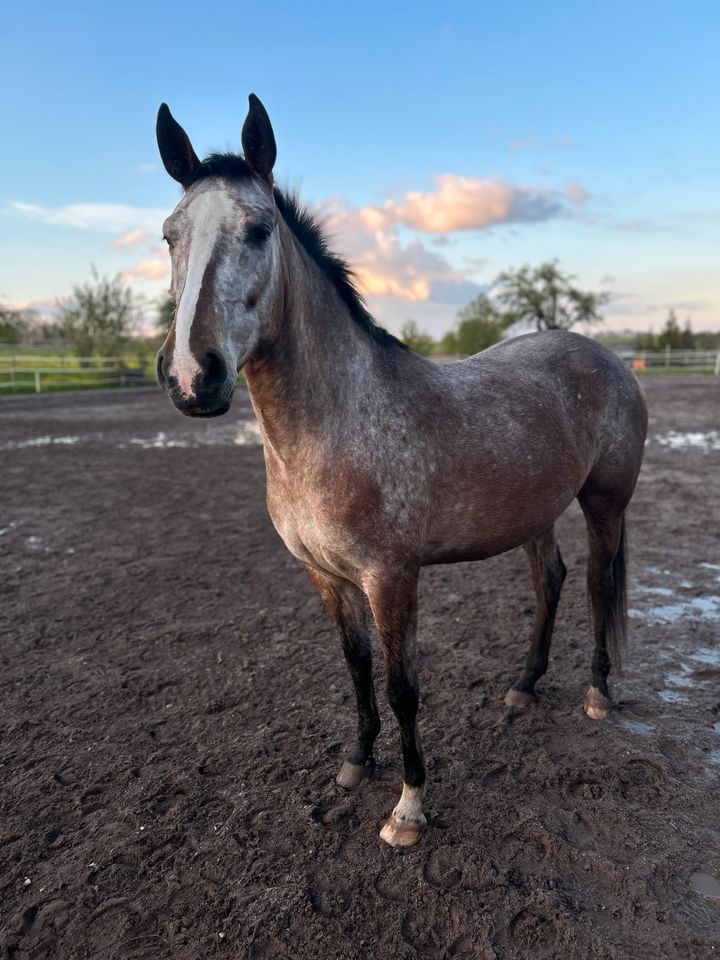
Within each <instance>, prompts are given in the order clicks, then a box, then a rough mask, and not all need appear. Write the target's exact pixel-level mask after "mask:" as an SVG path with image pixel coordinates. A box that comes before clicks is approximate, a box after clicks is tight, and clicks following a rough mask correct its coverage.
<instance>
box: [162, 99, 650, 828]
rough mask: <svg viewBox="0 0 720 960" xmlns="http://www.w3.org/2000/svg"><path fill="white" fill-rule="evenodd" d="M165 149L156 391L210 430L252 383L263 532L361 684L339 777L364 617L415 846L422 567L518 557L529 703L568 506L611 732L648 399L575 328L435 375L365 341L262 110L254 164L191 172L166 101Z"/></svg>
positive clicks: (354, 768) (367, 719)
mask: <svg viewBox="0 0 720 960" xmlns="http://www.w3.org/2000/svg"><path fill="white" fill-rule="evenodd" d="M157 137H158V144H159V148H160V154H161V157H162V160H163V163H164V165H165V168H166V170H167V171H168V173H169V174H170V176H172V177H173V178H174V179H175V180H177V181H178V182H179V183H180V184H181V185H182V187H183V188H184V192H183V196H182V199H181V200H180V202H179V203H178V205H177V207H176V208H175V210H174V211H173V213H172V214H171V215H170V216H169V217H168V219H167V220H166V221H165V224H164V234H165V239H166V240H167V242H168V244H169V246H170V250H171V255H172V286H171V293H172V297H173V299H174V302H175V306H176V309H175V317H174V320H173V323H172V325H171V327H170V330H169V332H168V335H167V338H166V340H165V342H164V344H163V346H162V348H161V350H160V352H159V354H158V368H157V369H158V378H159V381H160V383H161V384H162V386H163V387H164V389H165V390H166V392H167V394H168V395H169V397H170V399H171V400H172V402H173V403H174V404H175V406H176V407H177V409H178V410H180V411H181V412H182V413H184V414H187V415H188V416H195V417H210V416H217V415H219V414H223V413H225V412H226V411H227V410H228V409H229V407H230V403H231V400H232V396H233V390H234V387H235V383H236V379H237V374H238V371H240V370H241V369H242V370H243V372H244V375H245V379H246V381H247V385H248V389H249V392H250V398H251V401H252V404H253V407H254V410H255V413H256V415H257V419H258V423H259V425H260V431H261V435H262V443H263V451H264V455H265V463H266V468H267V505H268V510H269V512H270V516H271V518H272V520H273V523H274V524H275V527H276V529H277V530H278V532H279V534H280V536H281V537H282V539H283V540H284V542H285V544H286V546H287V548H288V549H289V550H290V552H291V553H292V554H293V555H294V556H295V557H297V558H298V560H300V561H301V562H302V563H303V564H304V565H305V568H306V570H307V572H308V575H309V577H310V580H311V581H312V583H313V584H314V586H315V587H316V588H317V590H318V591H319V593H320V596H321V597H322V599H323V601H324V603H325V604H326V606H327V608H328V610H329V612H330V614H331V615H332V617H333V618H334V620H335V622H336V623H337V626H338V628H339V631H340V635H341V638H342V645H343V650H344V653H345V657H346V659H347V664H348V667H349V670H350V674H351V676H352V681H353V685H354V688H355V695H356V698H357V708H358V718H359V719H358V735H357V743H356V745H355V748H354V750H352V752H351V753H350V754H349V756H348V757H347V759H346V761H345V762H344V763H343V765H342V768H341V770H340V771H339V773H338V776H337V780H336V782H337V784H338V786H339V787H340V788H342V789H344V790H353V789H355V788H357V787H359V786H360V785H361V784H362V783H363V782H364V781H365V780H367V778H368V777H369V776H370V775H371V773H372V771H373V768H374V760H373V744H374V741H375V739H376V737H377V735H378V732H379V730H380V718H379V715H378V709H377V704H376V700H375V691H374V688H373V678H372V662H371V646H370V630H369V623H368V618H367V615H366V610H367V609H368V607H369V610H370V612H371V614H372V619H373V621H374V624H375V628H376V631H377V637H378V640H379V643H380V648H381V650H382V653H383V656H384V660H385V668H386V677H387V692H388V700H389V702H390V705H391V707H392V709H393V711H394V713H395V716H396V717H397V721H398V724H399V727H400V738H401V743H402V753H403V763H404V775H403V788H402V796H401V798H400V800H399V802H398V804H397V805H396V807H395V809H394V810H393V812H392V814H391V815H390V817H389V819H388V820H387V822H386V823H385V824H384V826H383V828H382V830H381V832H380V836H381V837H382V839H383V840H385V841H386V842H387V843H389V844H392V845H402V846H410V845H411V844H413V843H416V842H417V841H418V840H419V839H420V837H421V835H422V832H423V829H424V827H425V817H424V816H423V812H422V801H423V794H424V789H425V764H424V760H423V752H422V746H421V741H420V735H419V732H418V727H417V722H416V714H417V708H418V696H419V689H418V678H417V672H416V629H417V584H418V575H419V571H420V568H421V567H422V566H425V565H427V564H434V563H452V562H455V561H460V560H482V559H483V558H486V557H491V556H494V555H496V554H499V553H503V552H504V551H506V550H512V549H513V548H514V547H517V546H522V547H523V548H524V549H525V551H526V552H527V554H528V556H529V558H530V563H531V567H532V576H533V583H534V587H535V592H536V595H537V610H536V614H535V620H534V624H533V627H532V634H531V638H530V651H529V654H528V657H527V662H526V664H525V668H524V670H523V672H522V674H521V676H520V677H519V679H518V680H517V682H516V683H515V684H514V685H513V686H512V688H511V689H510V690H509V691H508V694H507V697H506V703H507V704H508V706H509V707H510V708H512V709H514V710H519V709H523V708H525V707H526V706H528V705H529V704H530V703H531V702H532V700H533V698H534V696H535V693H534V690H535V684H536V682H537V680H538V679H539V678H540V677H541V676H542V675H543V674H544V673H545V671H546V669H547V664H548V652H549V647H550V639H551V634H552V629H553V622H554V619H555V611H556V609H557V604H558V599H559V595H560V589H561V587H562V583H563V580H564V577H565V566H564V564H563V561H562V558H561V556H560V551H559V549H558V545H557V542H556V539H555V533H554V528H553V525H554V522H555V520H556V519H557V518H558V517H559V516H560V514H561V513H562V512H563V511H564V510H565V508H566V507H567V506H568V505H569V504H570V502H571V501H572V500H573V498H575V497H577V499H578V501H579V502H580V505H581V507H582V510H583V512H584V515H585V519H586V521H587V529H588V537H589V546H590V550H589V566H588V590H589V595H590V602H591V607H592V614H593V628H594V640H595V647H594V655H593V658H592V667H591V685H590V688H589V690H588V692H587V695H586V697H585V704H584V707H585V712H586V714H587V715H588V716H590V717H592V718H595V719H601V718H604V717H606V716H607V715H608V713H609V711H610V709H611V701H610V696H609V691H608V684H607V678H608V674H609V672H610V667H611V664H612V663H615V665H617V660H618V657H619V654H620V649H621V646H622V642H623V639H624V636H625V619H626V610H625V579H626V572H625V544H626V536H625V523H624V513H625V510H626V508H627V505H628V503H629V501H630V498H631V496H632V494H633V490H634V488H635V483H636V480H637V476H638V472H639V470H640V464H641V461H642V455H643V446H644V441H645V434H646V428H647V414H646V409H645V404H644V401H643V398H642V396H641V393H640V391H639V389H638V386H637V384H636V382H635V379H634V377H633V376H632V374H631V373H630V372H629V370H628V369H627V368H626V367H625V366H624V364H623V363H622V362H620V360H619V359H618V358H617V357H615V356H614V355H613V354H612V353H610V352H609V351H607V350H605V349H604V348H603V347H601V346H599V345H598V344H597V343H595V342H593V341H592V340H590V339H588V338H586V337H582V336H578V335H576V334H573V333H567V332H560V331H553V332H547V333H535V334H530V335H528V336H522V337H518V338H516V339H514V340H510V341H507V342H505V343H502V344H499V345H496V346H494V347H491V348H490V349H489V350H485V351H483V352H482V353H479V354H477V355H476V356H474V357H470V358H469V359H467V360H462V361H459V362H457V363H450V364H447V365H442V366H441V365H436V364H434V363H432V362H431V361H429V360H427V359H424V358H422V357H419V356H417V355H416V354H414V353H413V352H412V351H410V350H408V349H407V348H406V347H405V346H404V345H403V344H402V343H400V342H399V341H398V340H396V339H395V338H394V337H393V336H391V335H390V334H389V333H387V332H386V331H385V330H383V329H382V328H380V327H379V326H377V325H376V324H375V323H374V321H373V319H372V318H371V317H370V315H369V313H368V312H367V310H366V308H365V306H364V304H363V302H362V299H361V298H360V296H359V295H358V293H357V292H356V290H355V288H354V286H353V282H352V275H351V273H350V270H349V268H348V266H347V264H346V263H345V262H343V261H342V260H341V259H340V258H338V257H336V256H335V255H334V254H332V253H331V252H330V251H329V249H328V247H327V244H326V241H325V238H324V236H323V233H322V231H321V229H320V227H319V226H318V224H317V223H316V221H315V220H314V219H313V217H312V216H311V215H310V214H309V213H308V212H307V210H305V209H303V208H302V207H301V206H300V204H299V203H298V201H297V200H296V199H295V198H294V197H293V196H289V195H288V194H286V193H284V192H283V191H281V190H279V189H278V188H277V187H276V186H275V185H274V183H273V175H272V170H273V165H274V163H275V157H276V146H275V138H274V134H273V131H272V127H271V125H270V121H269V118H268V115H267V113H266V111H265V109H264V107H263V106H262V104H261V103H260V101H259V100H258V99H257V97H255V96H254V95H251V96H250V107H249V112H248V115H247V118H246V120H245V123H244V126H243V130H242V146H243V151H244V156H239V155H233V154H213V155H211V156H209V157H208V158H207V159H206V160H204V161H202V162H201V161H200V160H199V159H198V157H197V155H196V154H195V151H194V150H193V147H192V145H191V143H190V140H189V139H188V136H187V134H186V133H185V131H184V130H183V129H182V127H180V126H179V124H178V123H177V122H176V121H175V120H174V119H173V117H172V115H171V114H170V111H169V110H168V108H167V106H166V105H165V104H163V105H162V106H161V107H160V111H159V113H158V121H157Z"/></svg>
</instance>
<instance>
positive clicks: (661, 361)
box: [616, 347, 720, 375]
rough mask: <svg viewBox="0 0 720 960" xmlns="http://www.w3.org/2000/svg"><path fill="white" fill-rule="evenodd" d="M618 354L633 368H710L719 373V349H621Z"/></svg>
mask: <svg viewBox="0 0 720 960" xmlns="http://www.w3.org/2000/svg"><path fill="white" fill-rule="evenodd" d="M616 352H617V354H618V356H619V357H621V358H622V359H623V360H625V362H626V363H629V364H630V366H631V367H632V368H633V370H647V369H649V368H652V369H659V368H662V367H682V368H683V369H686V370H700V369H710V370H714V372H715V373H716V374H717V375H720V351H717V350H671V349H670V347H667V348H666V349H665V350H623V349H619V350H617V351H616Z"/></svg>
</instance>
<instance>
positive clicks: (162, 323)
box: [157, 293, 175, 337]
mask: <svg viewBox="0 0 720 960" xmlns="http://www.w3.org/2000/svg"><path fill="white" fill-rule="evenodd" d="M174 319H175V302H174V301H173V299H172V297H171V296H170V294H169V293H164V294H163V295H162V296H161V297H160V299H159V300H158V302H157V323H158V328H159V330H160V332H161V333H162V335H163V337H164V336H165V334H166V333H167V332H168V330H169V329H170V326H171V324H172V322H173V320H174Z"/></svg>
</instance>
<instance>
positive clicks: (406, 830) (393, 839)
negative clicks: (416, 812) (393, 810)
mask: <svg viewBox="0 0 720 960" xmlns="http://www.w3.org/2000/svg"><path fill="white" fill-rule="evenodd" d="M426 822H427V821H426V820H425V817H423V818H422V820H398V818H397V817H396V816H395V815H394V814H393V815H392V816H391V817H390V819H389V820H386V821H385V824H384V826H383V828H382V830H381V831H380V839H381V840H384V841H385V843H389V844H390V846H391V847H414V846H415V844H416V843H418V841H419V840H420V838H421V837H422V835H423V830H424V829H425V824H426Z"/></svg>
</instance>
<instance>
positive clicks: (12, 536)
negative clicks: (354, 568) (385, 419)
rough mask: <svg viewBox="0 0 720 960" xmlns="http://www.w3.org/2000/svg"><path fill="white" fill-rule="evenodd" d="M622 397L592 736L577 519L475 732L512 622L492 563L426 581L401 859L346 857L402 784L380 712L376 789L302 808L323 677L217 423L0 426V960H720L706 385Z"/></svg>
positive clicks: (330, 657) (709, 391)
mask: <svg viewBox="0 0 720 960" xmlns="http://www.w3.org/2000/svg"><path fill="white" fill-rule="evenodd" d="M644 386H645V389H646V392H647V396H648V401H649V405H650V410H651V418H652V422H651V434H650V441H649V443H648V447H647V456H646V463H645V467H644V469H643V473H642V475H641V478H640V482H639V486H638V490H637V494H636V497H635V500H634V502H633V504H632V507H631V509H630V515H629V529H630V537H631V548H632V557H631V574H632V580H631V587H632V589H631V599H630V604H631V607H632V621H631V623H632V631H631V647H630V653H629V656H628V658H627V665H626V669H625V675H624V676H623V677H620V678H616V679H615V681H614V687H613V689H614V695H615V698H616V699H617V702H618V709H617V710H616V711H615V713H614V714H613V716H612V718H611V719H610V720H609V721H606V722H602V723H597V722H593V721H591V720H589V719H587V718H586V717H584V715H583V713H582V709H581V704H582V699H583V694H584V691H585V689H586V687H587V684H588V676H589V662H590V655H591V644H590V640H589V634H588V622H587V615H586V601H585V590H584V579H585V556H586V546H585V537H584V528H583V522H582V517H581V515H580V513H579V510H578V509H575V508H572V509H570V510H569V511H568V513H567V515H565V516H564V517H562V518H561V520H560V522H559V538H560V543H561V547H562V550H563V554H564V557H565V561H566V563H567V566H568V569H569V576H568V580H567V582H566V586H565V590H564V594H563V599H562V601H561V606H560V611H559V616H558V622H557V628H556V638H555V644H554V650H553V658H552V661H551V665H550V670H549V673H548V676H547V678H546V679H545V680H544V681H543V682H542V683H541V684H540V686H539V689H540V690H541V691H542V697H541V700H540V702H539V703H538V705H537V707H536V708H535V709H534V710H533V711H532V712H531V713H529V714H527V715H524V716H521V717H518V718H515V719H512V718H511V717H508V716H507V715H506V713H505V711H504V709H503V706H502V698H503V695H504V693H505V690H506V689H507V687H508V685H509V684H510V682H511V681H512V680H513V679H514V677H515V676H516V675H517V673H518V671H519V668H520V664H521V661H522V658H523V656H524V651H525V646H526V636H527V633H528V629H529V624H530V619H531V611H532V590H531V583H530V577H529V571H528V569H527V566H526V562H525V558H524V555H523V554H522V552H521V551H514V552H512V553H509V554H506V555H504V556H501V557H498V558H496V559H494V560H491V561H487V562H485V563H484V564H475V565H469V564H461V565H455V566H447V567H437V568H432V569H428V570H426V571H424V573H423V578H422V586H421V626H420V646H421V651H422V664H421V678H422V691H423V699H422V712H421V725H422V731H423V736H424V741H425V750H426V754H427V759H428V771H429V792H428V797H427V804H426V812H427V814H428V820H429V828H428V830H427V833H426V836H425V838H424V839H423V841H422V843H421V844H420V845H419V846H417V847H415V848H413V849H411V850H409V851H405V852H403V851H396V850H392V849H390V848H388V847H386V846H385V845H383V844H382V843H381V841H380V840H379V839H378V836H377V832H378V829H379V827H380V825H381V824H382V822H383V820H384V819H385V817H386V816H387V814H388V813H389V812H390V810H391V809H392V807H393V805H394V803H395V801H396V799H397V797H398V790H399V782H400V776H401V764H400V755H399V749H398V736H397V732H396V728H395V725H394V722H393V720H392V716H391V714H390V711H389V709H388V707H387V704H386V702H385V700H384V697H383V698H381V711H382V713H383V717H384V720H385V726H384V728H383V732H382V734H381V737H380V740H379V742H378V759H379V763H378V770H377V777H376V779H375V781H374V782H373V783H371V784H370V785H368V786H367V787H365V788H364V789H363V790H362V791H361V792H360V793H359V794H357V795H352V796H346V797H339V796H337V795H336V793H335V791H334V789H333V777H334V775H335V773H336V772H337V770H338V768H339V765H340V763H341V759H342V756H343V752H344V749H345V746H346V745H347V744H349V743H350V741H351V740H352V738H353V733H354V726H355V718H354V704H353V697H352V694H351V687H350V682H349V678H348V677H347V675H346V672H345V666H344V662H343V660H342V656H341V652H340V647H339V643H338V641H337V640H336V637H335V634H334V631H333V629H332V628H331V626H330V624H329V622H328V619H327V618H326V615H325V613H324V611H323V609H322V608H321V605H320V602H319V600H318V599H317V598H316V596H315V595H314V594H313V593H312V591H311V589H310V587H309V584H308V583H307V582H306V580H305V576H304V574H303V572H302V571H301V570H300V569H299V567H298V565H297V563H296V561H294V560H293V559H292V558H291V557H290V555H289V554H288V553H287V552H286V551H285V548H284V547H283V545H282V543H281V541H280V540H279V538H278V537H277V535H276V534H275V532H274V530H273V528H272V526H271V524H270V521H269V520H268V518H267V515H266V512H265V506H264V474H263V463H262V453H261V450H260V448H259V447H258V446H257V445H256V435H255V432H254V430H253V429H252V426H248V425H247V423H248V422H249V421H250V420H251V411H250V408H249V404H248V401H247V398H246V396H244V395H239V396H238V397H237V399H236V401H235V404H234V406H233V410H232V412H231V414H230V417H229V418H228V417H226V418H223V419H221V420H218V421H213V422H203V423H199V422H197V421H190V420H184V419H183V418H181V417H180V416H179V414H177V413H176V412H175V411H174V410H173V409H172V408H171V407H170V405H169V404H168V402H167V401H166V400H165V398H164V397H163V396H162V395H161V394H160V393H159V391H155V390H142V391H139V392H136V393H133V392H105V393H93V394H81V395H75V396H61V395H55V396H49V397H38V398H32V397H31V398H17V399H8V400H5V401H3V402H2V404H1V405H0V492H1V496H0V577H1V580H0V582H1V583H2V621H1V625H0V654H1V659H2V676H1V679H0V711H1V713H0V761H1V764H2V766H1V768H0V775H1V777H2V783H1V786H0V804H1V810H0V816H1V819H0V831H1V832H0V886H1V889H0V943H2V946H3V947H4V950H5V956H6V957H8V958H9V957H12V958H15V960H26V958H32V960H40V958H62V960H73V958H78V960H79V958H98V960H121V958H136V960H140V958H143V960H165V958H172V960H205V958H215V957H227V958H245V957H247V958H256V960H260V958H266V960H280V958H298V960H305V958H312V960H325V958H340V960H345V958H368V960H386V958H392V960H395V958H411V957H427V958H437V960H441V958H450V957H477V958H483V960H485V958H491V957H498V958H515V957H523V958H524V957H532V958H555V957H558V958H571V960H574V958H586V957H587V958H603V960H605V958H619V957H622V958H633V960H635V958H639V960H641V958H645V957H648V958H649V957H652V958H653V960H657V958H658V957H669V958H675V957H677V958H683V960H687V958H710V957H715V956H716V955H718V954H720V882H719V881H720V792H719V791H718V778H719V776H720V682H719V681H720V637H719V636H718V632H719V627H720V548H719V545H718V540H719V535H718V530H719V529H720V483H719V480H718V477H719V476H720V432H719V430H720V427H719V424H718V421H719V420H720V382H719V381H718V380H712V379H710V378H700V377H692V378H690V377H688V378H678V379H672V380H661V379H651V380H647V381H645V384H644ZM236 441H240V442H236ZM376 669H377V672H378V674H381V670H380V668H379V667H377V668H376ZM377 679H378V682H379V684H380V685H381V683H382V677H381V675H379V676H378V678H377Z"/></svg>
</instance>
